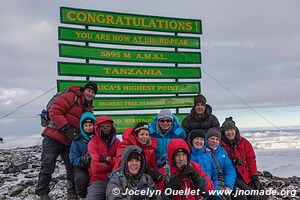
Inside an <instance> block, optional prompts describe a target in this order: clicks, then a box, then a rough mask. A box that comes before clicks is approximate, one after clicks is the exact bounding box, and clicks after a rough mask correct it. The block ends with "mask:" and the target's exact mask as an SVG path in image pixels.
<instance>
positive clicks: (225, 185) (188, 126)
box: [36, 82, 262, 200]
mask: <svg viewBox="0 0 300 200" xmlns="http://www.w3.org/2000/svg"><path fill="white" fill-rule="evenodd" d="M97 89H98V87H97V84H95V83H94V82H88V83H87V84H86V85H85V86H84V87H79V86H71V87H70V89H69V91H68V92H66V93H65V94H63V95H61V96H59V97H58V98H57V99H56V100H55V102H54V103H53V105H52V106H51V108H50V110H49V116H50V119H51V121H50V124H49V126H48V127H47V128H45V130H44V131H43V133H42V135H43V137H44V139H43V142H42V156H41V171H40V173H39V179H38V184H37V188H36V194H37V195H39V196H40V199H50V197H49V195H48V194H49V192H50V188H49V183H50V181H51V175H52V173H53V172H54V169H55V163H56V160H57V157H58V156H59V155H61V157H62V159H63V160H64V164H65V166H66V171H67V182H68V184H67V197H68V199H91V200H94V199H95V200H98V199H109V200H110V199H112V200H113V199H128V200H130V199H132V200H138V199H141V200H142V199H201V198H202V197H204V198H207V199H212V200H218V199H219V200H223V199H224V200H225V199H231V198H233V195H230V192H235V191H237V190H260V189H262V188H261V184H260V181H259V178H258V171H257V167H256V158H255V153H254V151H253V147H252V145H251V143H250V142H249V141H248V140H247V139H246V138H244V137H242V136H241V135H240V132H239V129H238V128H237V127H236V124H235V122H234V121H233V119H232V118H231V117H229V118H226V119H225V121H224V123H223V124H222V126H220V123H219V121H218V119H217V117H216V116H214V115H213V114H212V108H211V106H209V105H208V104H207V103H206V98H205V97H204V96H203V95H202V94H199V95H197V96H196V97H195V98H194V106H193V108H192V110H191V113H190V114H189V115H187V116H186V117H185V119H184V120H183V121H182V124H181V123H180V122H179V120H178V118H177V117H176V115H174V114H172V112H171V111H170V110H168V109H162V110H161V111H160V113H159V114H158V115H157V116H156V117H155V118H154V119H153V121H152V122H151V123H149V124H147V123H144V122H141V123H138V124H136V126H134V127H129V128H127V129H125V131H124V132H123V134H122V141H120V140H119V139H118V138H117V131H116V124H115V122H114V120H113V119H112V118H110V117H109V116H98V117H97V118H95V116H94V115H93V112H92V111H93V110H92V100H93V98H94V97H95V94H96V93H97ZM75 96H76V98H74V97H75ZM74 99H76V103H75V104H73V103H72V102H73V100H74ZM186 190H194V191H198V192H197V193H184V194H182V193H180V192H176V191H186ZM130 191H131V192H130ZM134 191H138V192H134ZM158 191H159V192H158ZM170 191H171V192H170ZM174 191H175V192H174ZM218 191H219V192H218ZM220 191H223V192H224V191H226V192H224V193H221V192H220ZM235 199H262V197H260V196H258V195H248V196H245V195H237V196H235Z"/></svg>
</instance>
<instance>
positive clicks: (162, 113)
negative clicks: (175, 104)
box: [157, 109, 173, 120]
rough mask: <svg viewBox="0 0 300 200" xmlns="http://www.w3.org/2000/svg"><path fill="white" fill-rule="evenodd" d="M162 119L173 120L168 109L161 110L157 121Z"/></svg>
mask: <svg viewBox="0 0 300 200" xmlns="http://www.w3.org/2000/svg"><path fill="white" fill-rule="evenodd" d="M162 118H171V119H172V120H173V115H172V112H171V111H170V110H169V109H162V110H161V111H160V113H159V114H158V117H157V119H162Z"/></svg>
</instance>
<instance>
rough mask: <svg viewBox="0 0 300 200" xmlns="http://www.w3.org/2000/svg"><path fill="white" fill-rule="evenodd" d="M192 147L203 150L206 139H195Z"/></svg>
mask: <svg viewBox="0 0 300 200" xmlns="http://www.w3.org/2000/svg"><path fill="white" fill-rule="evenodd" d="M192 145H193V147H194V148H195V149H201V148H202V147H203V146H204V139H203V138H202V137H195V138H194V139H193V141H192Z"/></svg>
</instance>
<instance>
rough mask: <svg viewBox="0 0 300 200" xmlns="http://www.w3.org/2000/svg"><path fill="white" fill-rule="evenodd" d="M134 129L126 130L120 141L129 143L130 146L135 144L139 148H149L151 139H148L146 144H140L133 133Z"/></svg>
mask: <svg viewBox="0 0 300 200" xmlns="http://www.w3.org/2000/svg"><path fill="white" fill-rule="evenodd" d="M133 129H134V127H131V128H126V129H125V131H124V132H123V134H122V139H123V140H127V141H130V142H131V143H132V144H137V145H138V146H140V147H145V146H151V145H152V139H151V138H149V140H148V142H147V143H146V144H142V143H141V142H140V140H139V139H138V137H137V136H136V135H135V134H134V133H133Z"/></svg>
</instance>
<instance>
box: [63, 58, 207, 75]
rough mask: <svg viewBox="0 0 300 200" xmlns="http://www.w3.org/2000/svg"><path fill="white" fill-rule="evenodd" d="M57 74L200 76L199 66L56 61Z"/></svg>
mask: <svg viewBox="0 0 300 200" xmlns="http://www.w3.org/2000/svg"><path fill="white" fill-rule="evenodd" d="M57 67H58V75H62V76H84V77H86V76H89V77H110V78H160V79H162V78H180V79H184V78H185V79H191V78H197V79H199V78H201V70H200V67H152V66H151V67H150V66H149V67H148V66H124V65H123V66H121V65H103V64H85V63H67V62H58V63H57Z"/></svg>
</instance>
